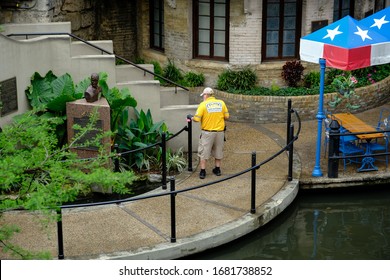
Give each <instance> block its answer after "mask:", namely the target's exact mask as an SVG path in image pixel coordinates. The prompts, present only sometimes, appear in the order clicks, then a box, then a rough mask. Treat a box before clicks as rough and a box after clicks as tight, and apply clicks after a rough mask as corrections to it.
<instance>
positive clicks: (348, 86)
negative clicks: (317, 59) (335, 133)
mask: <svg viewBox="0 0 390 280" xmlns="http://www.w3.org/2000/svg"><path fill="white" fill-rule="evenodd" d="M357 83H358V80H357V79H356V78H355V77H354V76H352V74H351V73H347V74H342V75H338V76H336V77H335V78H334V80H333V82H332V85H333V86H334V88H335V89H336V90H337V92H338V93H339V95H337V96H336V97H335V98H334V100H332V101H329V103H328V104H329V106H330V107H331V108H336V107H337V106H338V105H340V104H341V103H342V102H343V101H344V100H346V108H347V110H348V111H349V110H355V109H358V108H360V105H353V104H352V103H351V101H352V99H358V98H359V96H358V95H356V93H355V86H356V84H357Z"/></svg>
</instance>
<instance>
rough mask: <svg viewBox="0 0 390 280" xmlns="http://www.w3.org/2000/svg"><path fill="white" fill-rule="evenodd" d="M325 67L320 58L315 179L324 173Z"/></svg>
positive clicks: (323, 61)
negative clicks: (322, 142)
mask: <svg viewBox="0 0 390 280" xmlns="http://www.w3.org/2000/svg"><path fill="white" fill-rule="evenodd" d="M325 67H326V60H325V59H323V58H320V97H319V100H318V112H317V116H316V117H317V120H318V126H317V145H316V163H315V166H314V170H313V172H312V173H311V175H312V176H314V177H321V176H322V171H321V166H320V159H321V139H322V120H323V119H325V115H324V85H325Z"/></svg>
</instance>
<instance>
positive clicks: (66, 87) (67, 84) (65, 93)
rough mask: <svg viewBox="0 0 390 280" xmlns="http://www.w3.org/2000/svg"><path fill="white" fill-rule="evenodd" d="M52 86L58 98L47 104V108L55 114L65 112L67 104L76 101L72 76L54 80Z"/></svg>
mask: <svg viewBox="0 0 390 280" xmlns="http://www.w3.org/2000/svg"><path fill="white" fill-rule="evenodd" d="M51 86H52V88H53V93H54V94H55V96H56V97H55V98H54V99H53V100H51V101H50V102H49V103H48V104H47V108H48V109H50V110H52V111H55V112H65V110H66V103H67V102H70V101H74V100H76V98H75V97H74V96H75V89H74V85H73V80H72V78H71V76H70V75H69V74H64V75H62V76H61V77H58V78H57V79H56V80H54V81H53V82H52V83H51Z"/></svg>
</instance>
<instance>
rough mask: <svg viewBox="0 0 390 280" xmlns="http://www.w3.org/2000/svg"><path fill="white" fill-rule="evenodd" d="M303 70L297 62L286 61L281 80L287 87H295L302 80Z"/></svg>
mask: <svg viewBox="0 0 390 280" xmlns="http://www.w3.org/2000/svg"><path fill="white" fill-rule="evenodd" d="M304 69H305V68H304V67H303V65H302V64H301V62H300V61H299V60H293V61H287V62H286V64H284V65H283V71H282V78H283V79H284V80H285V81H286V82H287V85H288V86H289V87H297V86H298V83H299V82H300V81H301V80H302V76H303V70H304Z"/></svg>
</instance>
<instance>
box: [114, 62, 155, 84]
mask: <svg viewBox="0 0 390 280" xmlns="http://www.w3.org/2000/svg"><path fill="white" fill-rule="evenodd" d="M139 66H141V67H142V68H145V69H147V70H149V71H151V72H154V66H153V64H139ZM150 80H154V76H153V75H152V74H149V73H148V72H145V71H143V70H142V69H140V68H137V67H136V66H133V65H129V64H126V65H117V66H116V82H117V83H125V82H127V81H150Z"/></svg>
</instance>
